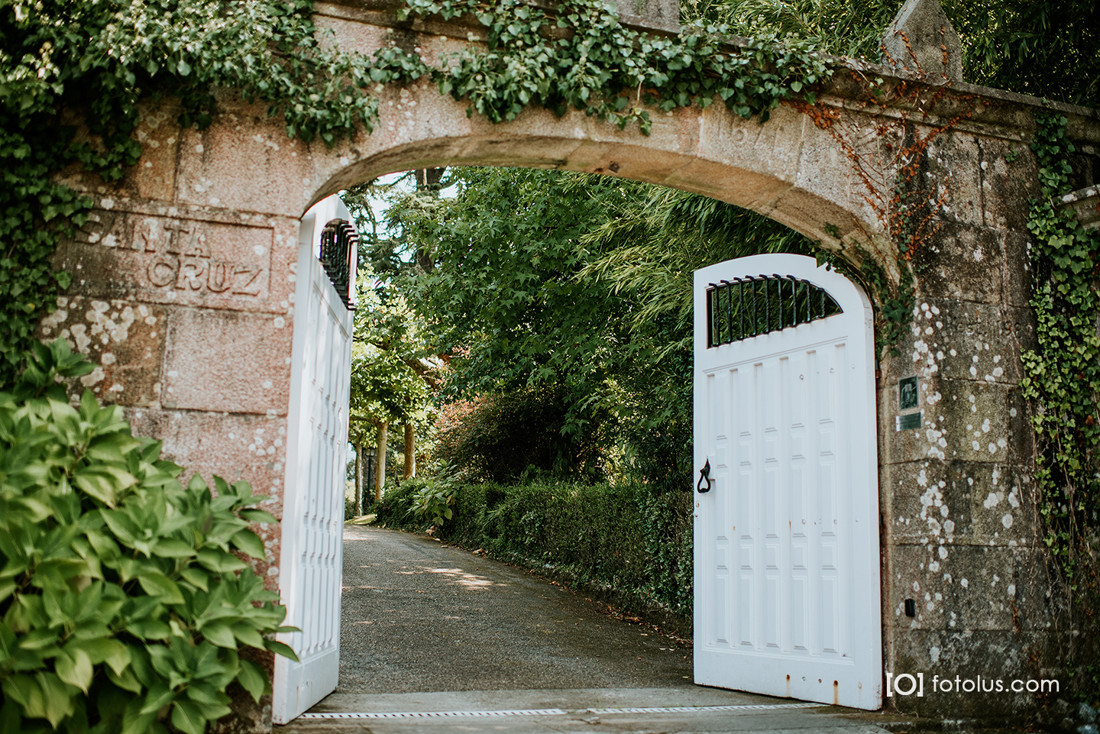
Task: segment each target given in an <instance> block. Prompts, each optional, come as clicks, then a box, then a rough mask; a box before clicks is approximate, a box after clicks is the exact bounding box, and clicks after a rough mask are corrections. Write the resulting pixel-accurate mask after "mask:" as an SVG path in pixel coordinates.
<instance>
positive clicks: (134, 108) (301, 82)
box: [0, 0, 419, 386]
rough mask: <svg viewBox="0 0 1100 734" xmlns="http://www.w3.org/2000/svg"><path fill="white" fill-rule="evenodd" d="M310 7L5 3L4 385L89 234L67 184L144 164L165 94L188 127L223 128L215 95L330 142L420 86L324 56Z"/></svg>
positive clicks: (401, 60) (375, 61) (351, 57)
mask: <svg viewBox="0 0 1100 734" xmlns="http://www.w3.org/2000/svg"><path fill="white" fill-rule="evenodd" d="M312 5H313V3H312V1H311V0H289V1H287V0H256V1H255V2H246V3H242V2H233V1H231V0H146V1H145V2H130V1H129V0H98V1H97V2H71V0H34V1H33V2H32V1H31V0H0V172H2V173H0V176H2V179H0V181H2V185H0V386H10V385H11V384H12V383H13V380H14V378H15V375H16V373H17V372H18V370H19V368H20V366H21V365H22V364H23V362H24V359H25V356H26V355H27V354H28V353H29V351H30V347H31V342H32V340H33V334H34V328H35V325H36V324H37V322H38V320H39V319H40V318H41V316H42V315H44V314H45V313H47V312H48V311H49V310H51V309H52V308H53V307H54V302H55V298H56V295H57V291H58V288H65V287H67V286H68V284H69V282H70V276H69V275H67V274H65V273H55V272H53V269H52V268H51V265H50V258H51V256H52V254H53V252H54V250H55V249H56V247H57V243H58V240H59V239H60V238H62V237H68V236H71V235H72V234H73V232H74V230H75V229H76V228H79V227H80V226H82V225H83V223H84V221H85V220H86V217H87V212H88V210H89V209H90V208H91V206H92V201H91V199H90V198H89V197H87V196H84V195H81V194H80V193H78V192H77V191H75V190H74V189H73V188H71V187H69V186H66V185H65V184H64V183H60V182H59V178H60V176H61V174H62V173H63V172H64V173H71V172H73V171H75V170H77V169H84V170H86V171H90V172H92V173H94V174H96V175H98V176H99V177H100V178H101V179H103V180H104V181H107V182H112V181H117V180H118V179H120V178H121V177H122V175H123V173H124V171H125V170H126V168H127V167H128V166H131V165H133V164H134V163H136V162H137V160H138V158H139V156H140V155H141V145H140V144H139V143H138V141H137V139H136V138H135V131H136V129H137V126H138V122H139V117H140V112H139V109H140V104H141V103H142V102H143V101H147V100H156V99H158V98H163V97H165V96H170V97H172V98H173V99H174V100H175V101H176V103H177V104H178V106H179V110H180V121H181V122H182V123H183V124H185V125H195V126H199V127H202V126H205V125H207V124H209V123H210V122H211V120H212V119H213V114H214V112H215V109H216V99H215V94H216V92H217V90H219V89H222V88H229V89H235V90H237V91H238V92H239V94H241V95H242V96H243V97H244V98H245V99H246V100H250V101H256V102H260V103H264V104H267V105H268V108H269V112H270V114H272V115H274V116H280V117H282V119H283V120H284V122H285V123H286V129H287V133H288V134H289V135H290V136H292V137H299V138H302V139H304V140H311V139H314V138H317V139H320V140H323V141H325V142H326V143H330V144H331V143H333V142H335V141H336V139H337V138H338V137H340V136H341V135H350V134H351V133H352V132H353V131H355V130H356V129H358V127H359V126H360V125H363V126H366V128H367V129H368V130H369V129H370V127H371V126H372V124H373V122H374V120H375V118H376V115H377V101H376V100H375V99H374V98H372V97H371V96H370V95H365V94H363V93H362V91H361V90H362V89H363V88H365V87H367V86H369V85H371V84H374V83H386V82H389V81H393V80H394V79H400V78H404V77H406V76H408V75H410V74H411V75H415V74H417V73H419V72H418V69H419V67H418V65H417V63H416V61H414V60H411V59H410V58H409V57H408V56H407V55H406V54H404V53H403V52H401V51H398V50H395V49H387V50H385V51H382V52H379V53H378V54H377V55H376V56H374V57H373V58H368V57H364V56H362V55H357V54H348V53H343V52H341V51H339V50H336V49H331V48H326V47H325V46H323V45H322V43H321V40H320V38H319V36H318V34H317V29H316V27H315V26H314V24H313V21H312V17H311V14H312Z"/></svg>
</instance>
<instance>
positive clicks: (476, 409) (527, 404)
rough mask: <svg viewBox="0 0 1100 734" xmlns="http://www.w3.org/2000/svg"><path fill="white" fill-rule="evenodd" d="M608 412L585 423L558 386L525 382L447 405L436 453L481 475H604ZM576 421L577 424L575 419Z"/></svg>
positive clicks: (511, 478)
mask: <svg viewBox="0 0 1100 734" xmlns="http://www.w3.org/2000/svg"><path fill="white" fill-rule="evenodd" d="M605 419H606V416H602V415H599V416H592V417H591V418H590V419H589V420H587V421H586V422H585V423H584V424H583V426H582V425H580V424H576V421H575V420H574V419H572V418H571V416H570V397H569V396H568V395H567V393H566V391H565V390H564V389H563V388H559V387H547V386H540V387H527V388H522V389H519V390H513V391H511V392H506V393H501V394H494V395H488V396H482V397H479V398H477V399H476V400H473V401H461V402H457V403H450V404H448V405H445V406H444V407H443V409H442V410H441V411H440V415H439V417H438V419H437V421H436V430H437V434H436V442H435V456H436V458H437V459H438V460H439V461H440V462H442V463H443V464H446V465H449V466H453V467H462V472H463V476H464V477H465V478H468V479H472V480H477V481H492V482H504V483H514V482H517V481H522V480H523V479H524V478H527V477H530V476H553V477H570V478H582V479H591V478H596V477H602V468H601V465H600V464H601V458H600V454H599V448H598V447H599V445H600V442H599V441H597V440H596V434H597V433H598V432H599V430H600V428H601V426H602V423H603V422H604V420H605ZM574 424H576V425H574Z"/></svg>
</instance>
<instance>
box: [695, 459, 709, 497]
mask: <svg viewBox="0 0 1100 734" xmlns="http://www.w3.org/2000/svg"><path fill="white" fill-rule="evenodd" d="M704 481H706V483H707V486H706V487H703V482H704ZM710 485H711V478H710V459H709V458H708V459H707V463H705V464H703V468H702V469H700V470H699V482H698V484H696V485H695V491H697V492H699V493H703V492H709V491H710Z"/></svg>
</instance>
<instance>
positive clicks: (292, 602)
mask: <svg viewBox="0 0 1100 734" xmlns="http://www.w3.org/2000/svg"><path fill="white" fill-rule="evenodd" d="M322 204H324V202H322ZM327 214H328V212H325V209H324V208H322V209H321V210H320V211H318V212H315V213H311V214H307V216H306V217H305V218H304V219H303V220H302V233H301V236H300V238H299V245H298V279H297V286H296V290H295V301H294V304H295V306H294V325H295V328H294V352H293V356H292V360H293V362H292V368H291V381H290V390H291V400H292V403H291V407H290V418H289V430H288V432H287V433H288V439H289V443H288V452H287V455H288V458H287V473H286V488H285V491H284V504H283V523H282V528H283V531H282V555H281V558H280V564H279V566H280V584H279V588H280V595H281V597H282V601H283V603H284V604H285V605H286V608H287V621H286V624H288V625H291V626H294V627H298V628H299V629H300V630H301V632H295V633H289V634H285V635H281V636H280V638H279V639H280V640H281V641H283V642H285V643H286V644H288V645H290V646H291V647H292V648H293V649H294V651H295V652H296V653H297V654H298V657H299V662H297V663H295V662H292V661H290V660H287V659H286V658H283V657H276V658H275V679H274V684H273V697H272V698H273V700H272V721H273V722H274V723H276V724H285V723H287V722H289V721H291V720H292V719H294V718H295V717H297V716H298V715H299V714H301V713H303V712H304V711H306V710H307V709H308V708H310V707H311V706H313V705H314V704H315V703H317V702H318V701H320V700H321V699H322V698H324V697H325V696H326V695H328V694H329V693H330V692H332V690H333V689H335V688H336V683H337V677H338V674H339V666H340V588H341V581H342V567H343V540H342V534H343V524H344V477H345V472H346V465H347V435H348V392H349V388H350V380H351V340H352V335H353V322H352V312H351V311H350V310H349V309H348V308H347V307H346V305H345V303H344V299H345V298H346V296H347V294H343V295H341V294H338V293H337V291H336V289H335V287H334V286H333V283H332V280H331V279H330V275H329V274H327V273H326V269H325V267H324V265H323V264H322V262H321V261H320V260H319V259H318V257H317V242H318V236H319V233H320V232H321V227H319V226H314V225H315V222H316V221H318V220H319V219H321V218H322V217H323V218H324V219H326V220H327V219H328V216H327ZM345 282H346V281H345ZM351 282H354V275H352V277H351Z"/></svg>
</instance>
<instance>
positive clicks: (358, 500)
mask: <svg viewBox="0 0 1100 734" xmlns="http://www.w3.org/2000/svg"><path fill="white" fill-rule="evenodd" d="M363 463H364V462H363V439H359V441H357V442H356V444H355V516H356V517H358V516H359V515H362V514H363Z"/></svg>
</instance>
